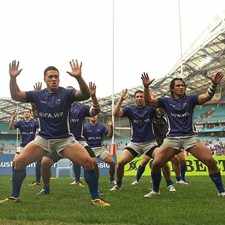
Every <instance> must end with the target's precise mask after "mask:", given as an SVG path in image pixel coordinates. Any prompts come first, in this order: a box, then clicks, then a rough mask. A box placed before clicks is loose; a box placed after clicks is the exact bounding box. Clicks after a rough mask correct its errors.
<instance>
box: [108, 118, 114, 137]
mask: <svg viewBox="0 0 225 225" xmlns="http://www.w3.org/2000/svg"><path fill="white" fill-rule="evenodd" d="M107 125H108V133H107V137H108V138H111V137H112V136H113V124H112V122H111V121H109V122H108V124H107Z"/></svg>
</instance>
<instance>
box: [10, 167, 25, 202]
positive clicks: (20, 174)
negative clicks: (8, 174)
mask: <svg viewBox="0 0 225 225" xmlns="http://www.w3.org/2000/svg"><path fill="white" fill-rule="evenodd" d="M25 177H26V167H25V168H24V169H21V170H16V169H14V167H13V169H12V194H11V196H13V197H16V198H18V197H19V196H20V189H21V186H22V183H23V180H24V178H25Z"/></svg>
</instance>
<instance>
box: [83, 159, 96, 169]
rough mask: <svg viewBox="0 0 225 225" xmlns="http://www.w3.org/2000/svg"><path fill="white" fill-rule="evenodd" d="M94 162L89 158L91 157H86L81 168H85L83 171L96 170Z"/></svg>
mask: <svg viewBox="0 0 225 225" xmlns="http://www.w3.org/2000/svg"><path fill="white" fill-rule="evenodd" d="M96 164H97V163H96V160H95V159H93V158H91V157H87V158H86V159H85V160H84V162H83V165H82V166H83V167H84V168H85V169H91V170H93V169H95V168H96Z"/></svg>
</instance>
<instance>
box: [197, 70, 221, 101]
mask: <svg viewBox="0 0 225 225" xmlns="http://www.w3.org/2000/svg"><path fill="white" fill-rule="evenodd" d="M222 79H223V74H222V73H221V72H218V73H216V74H215V75H214V76H213V77H212V78H211V81H212V84H210V86H209V88H208V90H207V92H206V93H204V94H201V95H199V96H198V104H200V105H202V104H204V103H205V102H207V101H209V100H210V99H212V97H213V96H214V94H215V92H216V87H217V85H218V84H220V82H221V80H222Z"/></svg>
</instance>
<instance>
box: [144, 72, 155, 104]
mask: <svg viewBox="0 0 225 225" xmlns="http://www.w3.org/2000/svg"><path fill="white" fill-rule="evenodd" d="M141 79H142V83H143V86H144V95H145V104H146V105H158V101H157V99H156V98H153V97H152V96H151V95H150V91H149V85H150V84H151V83H152V82H153V81H154V79H153V80H150V79H149V76H148V73H142V75H141Z"/></svg>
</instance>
